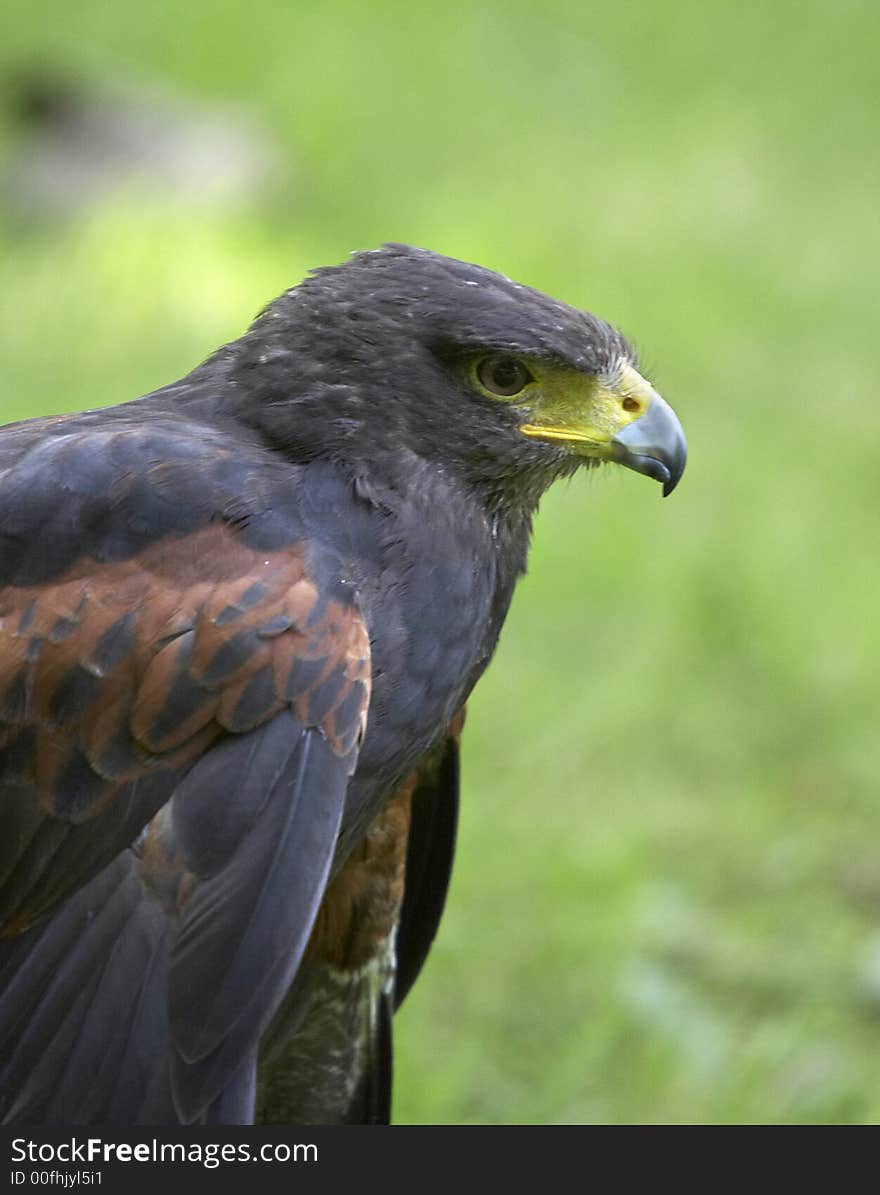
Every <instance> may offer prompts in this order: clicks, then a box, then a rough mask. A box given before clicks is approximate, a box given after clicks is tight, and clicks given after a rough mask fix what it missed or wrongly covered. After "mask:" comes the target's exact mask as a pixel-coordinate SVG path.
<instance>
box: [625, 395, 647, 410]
mask: <svg viewBox="0 0 880 1195" xmlns="http://www.w3.org/2000/svg"><path fill="white" fill-rule="evenodd" d="M623 409H624V411H640V410H641V409H642V405H641V403H640V402H639V400H638V399H637V398H633V397H632V396H631V395H629V394H628V395H627V396H626V398H625V399H624V400H623Z"/></svg>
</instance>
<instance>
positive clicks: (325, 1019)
mask: <svg viewBox="0 0 880 1195" xmlns="http://www.w3.org/2000/svg"><path fill="white" fill-rule="evenodd" d="M685 453H686V449H685V440H684V436H683V433H682V430H681V427H680V425H679V422H678V420H677V419H676V417H675V415H674V414H673V412H672V410H671V408H670V407H669V406H668V405H667V404H666V403H665V402H664V400H663V399H662V398H661V397H660V396H659V394H657V392H656V391H655V390H654V389H653V388H652V387H651V385H650V384H649V383H648V382H647V381H646V380H645V379H644V378H643V377H642V376H641V375H640V374H639V373H638V372H637V370H636V366H635V361H634V355H633V352H632V350H631V348H630V347H629V346H628V344H627V342H626V341H625V339H624V338H623V337H622V336H621V335H620V334H619V333H618V332H617V331H615V330H614V329H613V328H612V327H610V326H609V325H608V324H606V323H605V322H603V321H602V320H600V319H597V318H596V317H594V316H592V315H590V314H587V313H586V312H583V311H579V310H575V309H574V308H572V307H569V306H567V305H565V304H564V303H560V302H557V301H556V300H554V299H552V298H549V297H547V296H546V295H544V294H541V293H539V292H537V291H535V290H532V289H529V288H528V287H525V286H520V285H517V284H516V283H514V282H512V281H510V280H509V279H508V278H506V277H503V276H501V275H498V274H495V273H492V272H490V271H489V270H486V269H483V268H481V267H479V266H476V265H471V264H467V263H464V262H461V261H456V260H452V259H450V258H446V257H443V256H440V255H438V254H435V253H431V252H428V251H425V250H420V249H413V248H410V247H408V246H404V245H387V246H385V247H383V248H382V249H379V250H376V251H373V252H365V253H358V254H356V255H354V256H353V258H352V259H351V260H349V261H348V262H346V263H345V264H343V265H340V266H334V267H329V268H324V269H319V270H316V271H314V272H313V273H312V274H311V275H310V276H309V277H308V278H307V279H306V280H305V281H304V282H302V283H301V284H300V285H298V286H296V287H294V288H293V289H291V290H289V291H287V292H286V293H285V294H283V295H282V296H281V297H280V298H278V299H277V300H275V301H274V302H273V303H271V304H270V305H269V306H268V307H266V308H265V310H264V311H263V312H262V313H261V314H260V315H259V316H258V318H257V319H256V321H255V322H254V323H253V325H252V326H251V328H250V330H249V331H248V332H246V333H245V335H243V336H242V337H241V338H240V339H238V340H236V341H234V342H233V343H231V344H229V345H227V346H225V347H224V348H222V349H220V350H219V351H218V352H216V353H215V354H214V355H213V356H211V357H210V358H209V359H208V360H207V361H205V362H204V364H202V365H200V366H199V367H198V368H197V369H195V370H194V371H193V372H192V373H190V374H188V375H187V376H186V377H185V378H183V379H182V380H181V381H178V382H175V383H173V384H171V385H169V386H165V387H164V388H162V389H161V390H157V391H155V392H154V393H152V394H149V395H147V396H146V397H143V398H140V399H137V400H135V401H133V402H128V403H125V404H123V405H121V406H117V407H112V408H109V409H104V410H98V411H87V412H83V413H80V414H74V415H67V416H61V417H54V418H45V419H36V420H30V421H26V422H22V423H17V424H12V425H9V426H7V427H5V428H3V429H0V819H2V822H0V933H2V940H0V1117H2V1119H3V1120H4V1121H5V1122H6V1123H30V1124H37V1123H55V1124H249V1123H254V1122H257V1123H290V1124H294V1123H299V1124H324V1123H384V1122H387V1121H388V1119H389V1116H390V1086H391V1015H392V1012H393V1011H394V1009H395V1008H396V1007H397V1006H398V1005H399V1004H400V1002H401V1000H402V999H403V998H404V996H405V994H406V992H407V991H408V989H409V988H410V986H411V985H412V983H413V981H414V980H415V978H416V976H417V974H418V972H419V969H420V968H421V965H422V963H423V961H424V959H425V956H426V954H427V951H428V949H429V947H430V944H431V941H432V939H433V937H434V934H435V931H436V928H437V923H438V920H439V917H440V915H441V912H442V907H443V902H444V896H445V892H446V886H447V882H448V876H449V871H450V867H451V862H452V855H453V849H454V842H455V827H456V811H457V803H458V736H459V732H460V729H461V721H462V716H463V709H464V704H465V701H466V699H467V697H468V694H469V693H470V691H471V689H472V688H473V686H474V684H475V683H476V681H477V680H478V678H479V677H480V675H481V674H482V672H483V670H484V669H485V667H486V665H487V663H488V662H489V660H490V658H491V656H492V653H493V651H494V649H495V645H496V642H497V639H498V635H499V632H500V630H501V625H502V623H503V621H504V618H505V615H506V613H507V609H508V606H509V604H510V600H511V596H512V593H513V589H514V586H515V583H516V581H517V578H518V577H519V576H520V575H521V574H522V573H523V571H524V569H525V564H526V554H527V548H528V541H529V534H530V526H531V520H532V516H533V514H534V512H535V510H536V508H537V504H538V501H539V499H540V497H541V495H542V493H543V492H544V491H545V490H546V488H547V487H548V486H549V485H550V484H551V482H553V481H554V480H555V479H556V478H559V477H563V476H567V475H570V474H571V473H573V472H574V471H576V470H577V469H579V468H582V467H590V466H595V465H597V464H599V463H600V462H603V461H615V462H617V463H619V464H622V465H625V466H628V467H629V468H631V469H634V470H636V471H637V472H639V473H643V474H647V475H648V476H650V477H653V478H655V479H657V480H659V481H660V482H661V483H662V485H663V492H664V494H668V493H669V492H670V491H671V490H672V489H673V487H674V486H675V485H676V483H677V482H678V480H679V478H680V476H681V473H682V471H683V469H684V464H685Z"/></svg>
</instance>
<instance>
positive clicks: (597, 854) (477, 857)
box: [0, 0, 880, 1123]
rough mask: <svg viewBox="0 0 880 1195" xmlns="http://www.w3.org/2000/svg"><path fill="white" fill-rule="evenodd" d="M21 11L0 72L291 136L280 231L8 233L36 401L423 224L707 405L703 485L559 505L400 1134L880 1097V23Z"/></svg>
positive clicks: (194, 336) (685, 12)
mask: <svg viewBox="0 0 880 1195" xmlns="http://www.w3.org/2000/svg"><path fill="white" fill-rule="evenodd" d="M4 29H5V32H4V39H3V42H2V44H0V69H5V68H7V67H10V66H14V65H16V64H20V63H22V62H30V63H33V62H34V61H40V60H45V61H51V62H55V63H60V64H62V65H67V66H69V67H71V68H75V69H76V70H77V71H79V72H80V73H82V74H83V75H84V76H85V77H87V78H92V79H95V80H107V79H109V80H113V81H117V82H125V81H131V80H135V81H137V80H140V79H143V80H153V81H155V80H156V79H158V80H159V81H160V82H164V83H165V84H167V85H168V86H170V87H172V88H173V89H175V90H177V91H179V92H181V93H182V94H184V95H191V96H194V97H196V98H197V99H199V100H203V101H206V102H210V101H212V100H223V101H227V100H236V99H242V98H243V99H246V100H247V101H249V102H250V103H251V104H253V105H254V106H255V107H256V108H257V109H258V110H259V111H260V112H261V113H262V115H263V118H264V119H265V120H266V121H267V122H268V124H269V125H270V126H271V127H273V128H274V129H275V130H276V131H277V133H278V135H279V136H280V137H281V138H282V140H283V141H284V143H285V145H286V147H287V148H288V150H289V152H290V154H291V156H292V158H294V159H295V161H296V163H297V172H296V180H295V182H294V184H293V185H292V186H291V188H290V191H289V194H287V195H285V197H284V199H283V202H281V203H279V204H278V205H276V207H275V209H274V210H273V211H272V212H271V213H269V214H268V215H265V216H261V217H259V218H255V217H251V218H248V217H247V216H245V215H238V216H231V215H228V216H225V217H221V216H211V217H206V216H204V215H199V216H198V217H195V216H193V215H192V214H191V213H190V214H187V213H186V212H185V211H180V210H175V209H171V208H167V207H163V206H162V205H159V204H157V205H154V206H151V207H149V208H145V207H144V205H142V204H134V205H131V204H129V205H128V206H123V205H115V206H113V207H112V208H110V207H107V208H103V209H102V210H100V211H94V212H92V213H90V214H89V215H88V217H86V218H84V219H81V220H78V221H76V222H74V223H73V224H71V225H70V226H68V227H62V228H55V229H49V230H45V231H43V232H36V233H34V232H31V233H28V234H23V233H22V232H21V231H20V230H18V229H16V228H13V227H12V226H9V225H0V360H2V376H3V389H2V394H0V414H2V416H3V419H4V420H5V419H13V418H17V417H21V416H25V415H30V414H37V413H40V412H46V411H61V410H69V409H75V408H78V407H82V406H95V405H98V404H102V403H109V402H115V401H119V400H121V399H123V398H126V397H131V396H134V395H136V394H139V393H143V392H144V391H147V390H149V389H151V388H153V387H155V386H157V385H159V384H161V383H163V382H166V381H168V380H171V379H172V378H174V377H176V376H178V375H179V374H181V373H183V372H184V371H186V370H187V369H188V368H189V367H190V366H191V365H192V364H194V363H195V362H196V361H198V360H199V359H201V358H202V357H203V356H205V355H206V354H207V353H208V352H209V351H210V350H212V349H213V348H214V347H215V346H216V345H217V344H219V343H220V342H222V341H224V340H226V339H230V338H232V337H234V336H235V335H237V334H238V332H239V331H240V330H241V329H242V328H243V327H244V326H245V324H246V323H247V321H248V320H249V318H250V317H251V315H252V314H253V313H254V312H255V311H256V310H257V309H258V308H259V307H260V306H261V305H262V304H263V302H264V301H265V300H267V299H268V298H270V297H271V296H273V295H274V294H276V293H277V292H279V291H280V290H281V289H283V288H284V287H286V286H287V285H290V284H291V283H292V282H294V281H296V280H297V279H298V278H299V277H300V276H301V275H302V274H303V272H304V271H305V270H306V269H307V268H308V267H310V266H312V265H317V264H322V263H324V262H329V261H336V260H340V259H341V258H342V257H344V256H345V254H346V253H347V252H349V251H350V250H352V249H355V248H360V247H368V246H372V245H375V244H377V243H380V242H382V241H383V240H388V239H394V240H406V241H410V242H413V243H416V244H419V245H424V246H428V247H431V248H434V249H437V250H440V251H443V252H446V253H450V254H453V255H456V256H460V257H465V258H470V259H473V260H477V261H480V262H481V263H483V264H486V265H489V266H492V267H495V268H499V269H501V270H503V271H504V272H506V273H508V274H510V275H512V276H514V277H516V278H517V279H518V280H520V281H523V282H527V283H530V284H532V285H535V286H538V287H540V288H542V289H544V290H548V291H550V292H552V293H554V294H556V295H558V296H559V297H561V298H564V299H566V300H568V301H569V302H572V303H575V304H577V305H580V306H585V307H588V308H590V309H592V310H594V311H596V312H598V313H599V314H601V315H603V316H605V317H606V318H609V319H611V320H613V321H615V322H617V323H619V324H620V325H621V326H622V327H623V328H624V329H625V330H626V331H627V332H629V333H630V335H631V336H632V337H633V338H634V339H635V340H636V342H637V343H638V344H639V345H640V346H641V348H642V350H643V358H644V360H645V361H646V362H647V365H648V367H649V372H650V373H651V376H652V377H653V379H654V380H655V381H656V383H657V384H658V386H659V387H660V388H661V389H662V391H663V393H664V394H665V396H666V397H667V398H668V399H669V400H670V401H671V402H672V404H673V405H674V406H675V407H676V409H677V411H678V413H679V414H680V416H681V419H682V422H683V423H684V425H685V428H686V430H687V433H688V437H689V441H690V451H691V457H690V463H689V466H688V471H687V474H686V476H685V478H684V481H683V483H682V485H681V486H680V488H679V490H678V491H677V492H676V493H675V495H674V497H672V498H671V499H670V500H669V501H666V502H664V501H661V500H660V494H659V487H657V486H656V485H653V484H651V483H649V482H648V481H647V480H645V479H643V478H639V477H637V476H635V475H633V474H630V473H623V472H622V471H617V472H615V471H613V470H610V469H609V470H604V471H602V472H601V473H599V474H598V475H592V476H590V477H582V478H577V479H575V480H574V481H573V482H571V483H569V484H568V485H567V486H564V487H559V488H557V490H556V491H555V492H553V493H551V494H550V495H549V496H548V498H547V499H546V500H545V502H544V505H543V508H542V511H541V515H540V517H539V520H538V524H537V527H536V534H535V545H534V549H533V552H532V556H531V567H530V572H529V575H528V577H527V579H526V580H525V581H524V582H523V583H522V584H521V586H520V588H519V591H518V594H517V597H516V599H515V603H514V607H513V610H512V613H511V616H510V618H509V620H508V623H507V626H506V629H505V632H504V635H503V637H502V642H501V647H500V650H499V652H498V656H497V658H496V660H495V662H494V663H493V664H492V667H491V669H490V671H489V672H488V674H487V675H486V677H485V679H484V680H483V682H482V683H481V685H480V687H479V689H478V691H477V694H476V696H475V699H474V700H473V703H472V706H471V711H470V718H469V724H468V730H467V736H466V746H465V757H464V764H465V772H464V777H465V779H464V802H463V819H462V828H461V846H460V855H459V859H458V864H457V868H456V873H455V879H454V882H453V885H452V892H451V897H450V903H449V907H448V912H447V915H446V917H445V920H444V923H443V927H442V929H441V932H440V935H439V938H438V941H437V944H436V948H435V950H434V952H433V954H432V957H431V960H430V962H429V964H428V966H427V969H426V971H425V973H424V975H423V978H422V980H421V981H420V983H419V985H418V987H417V988H416V990H415V992H414V994H413V995H412V997H411V999H410V1001H409V1003H408V1005H407V1006H406V1007H405V1009H404V1011H403V1012H402V1013H401V1015H400V1017H399V1019H398V1036H397V1057H398V1066H397V1089H396V1099H395V1114H396V1119H397V1120H398V1121H399V1122H413V1123H458V1122H471V1123H487V1122H488V1123H508V1122H513V1123H547V1122H550V1123H572V1122H575V1123H580V1122H593V1121H601V1122H605V1121H609V1122H633V1121H635V1122H658V1121H661V1122H667V1121H675V1122H710V1121H711V1122H716V1121H722V1122H742V1121H774V1122H805V1121H819V1122H862V1121H876V1120H877V1119H880V1082H878V1075H877V1065H876V1061H875V1059H876V1054H877V1050H878V1046H880V835H878V829H880V825H878V803H877V777H878V775H880V746H878V737H877V730H876V725H877V720H878V697H880V684H878V678H877V660H878V658H880V651H878V649H880V619H878V588H880V552H878V510H880V473H878V468H877V458H878V447H880V421H878V405H877V378H878V355H880V354H878V348H877V302H876V295H877V277H878V264H880V262H878V258H880V254H878V248H880V224H878V215H877V213H878V184H880V159H878V153H877V125H878V92H880V88H878V84H880V77H878V76H880V67H878V58H877V45H878V44H880V7H878V6H877V5H876V4H875V3H872V2H870V0H865V2H863V3H861V2H857V0H837V2H836V3H835V4H830V3H828V2H827V0H826V2H825V3H822V2H817V0H797V2H794V0H775V2H774V3H772V4H771V3H760V4H758V3H752V2H750V0H746V2H745V3H738V4H718V5H707V4H704V3H698V2H696V0H681V2H679V3H672V2H670V0H659V2H653V0H652V2H650V3H649V2H647V0H639V2H637V3H625V2H624V3H619V4H608V3H603V4H599V3H595V2H591V3H577V2H575V0H571V2H560V0H550V2H546V0H543V2H541V3H537V2H534V3H526V2H524V0H505V2H503V3H502V2H500V0H499V2H487V0H477V2H465V0H446V2H445V3H443V4H442V5H441V4H434V5H419V4H413V3H412V0H410V2H408V3H402V2H400V3H398V2H396V0H377V2H375V3H371V4H364V3H360V2H356V0H349V2H345V0H327V2H324V3H317V2H316V0H306V2H296V3H282V2H281V0H267V2H266V3H264V4H262V5H259V6H253V5H245V4H241V3H240V2H238V3H232V2H231V0H212V2H211V3H210V4H209V3H207V2H204V0H191V2H190V3H188V4H186V5H183V4H179V3H176V2H175V3H170V2H169V0H153V2H151V3H150V4H148V5H147V4H142V3H139V2H138V3H136V2H135V0H114V2H113V3H112V4H110V3H107V0H44V3H42V4H40V5H39V6H34V5H33V4H32V3H31V0H7V5H6V17H5V19H4ZM10 137H11V130H10V128H9V127H8V125H7V127H5V128H2V129H0V144H2V143H3V141H4V140H5V141H6V142H7V143H8V141H9V139H10ZM452 431H453V434H454V429H452ZM0 517H2V513H0Z"/></svg>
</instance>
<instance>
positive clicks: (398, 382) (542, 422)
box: [238, 245, 687, 497]
mask: <svg viewBox="0 0 880 1195" xmlns="http://www.w3.org/2000/svg"><path fill="white" fill-rule="evenodd" d="M239 345H240V346H241V348H240V350H239V357H238V364H239V367H240V373H241V375H242V377H243V378H245V379H250V380H249V387H250V389H249V393H250V394H251V395H254V396H255V397H256V398H257V400H258V401H257V404H256V405H257V406H258V407H260V409H261V410H262V411H263V413H264V423H265V413H266V411H268V410H271V411H272V416H271V418H272V419H274V421H275V432H276V435H277V436H278V437H279V438H280V439H281V441H282V442H283V443H284V444H285V446H286V447H287V449H288V450H294V451H295V450H296V449H297V448H298V449H299V450H300V451H301V452H305V453H306V454H311V453H312V452H313V447H312V446H311V445H310V442H309V435H310V428H312V429H314V430H315V434H316V436H317V435H318V433H320V444H321V446H323V447H325V448H326V447H328V446H329V447H330V451H332V453H333V454H334V455H335V456H337V457H341V458H345V457H349V458H357V457H358V455H359V454H363V456H364V458H365V459H366V458H368V459H369V460H371V461H373V462H375V461H376V460H377V458H378V457H381V454H382V452H383V450H384V451H385V452H386V454H391V453H393V454H394V455H395V458H396V459H397V460H400V459H401V456H402V454H405V453H406V452H407V450H408V451H409V452H410V453H414V454H415V455H417V456H418V457H419V458H420V459H422V460H424V459H426V458H427V459H435V460H437V461H438V462H442V464H443V467H445V468H454V467H456V466H458V467H459V468H460V470H461V472H462V473H463V474H464V476H465V477H466V479H467V480H469V481H471V482H472V483H474V484H489V485H491V486H492V487H493V488H494V489H495V490H496V491H497V490H498V489H499V487H500V488H505V487H507V489H509V490H513V489H516V488H517V486H519V489H520V492H523V493H528V494H529V495H530V496H532V497H534V496H535V495H539V494H540V492H543V490H544V489H545V488H546V486H547V485H548V484H549V483H550V482H551V481H553V480H554V479H555V478H556V477H559V476H562V475H567V474H569V473H572V472H573V471H575V470H576V469H578V468H580V467H583V466H587V467H590V466H595V465H599V464H601V463H603V462H614V463H617V464H620V465H624V466H626V467H627V468H630V469H634V470H635V471H636V472H638V473H642V474H646V475H647V476H649V477H652V478H654V479H656V480H657V481H659V482H661V484H662V486H663V493H664V494H669V493H671V492H672V490H673V489H674V488H675V486H676V485H677V483H678V481H679V479H680V478H681V475H682V472H683V470H684V466H685V459H686V454H687V448H686V443H685V437H684V433H683V431H682V428H681V425H680V423H679V421H678V419H677V418H676V416H675V414H674V412H673V411H672V408H671V407H670V406H669V405H668V404H667V403H666V402H665V401H664V400H663V398H661V396H660V395H659V394H658V393H657V391H656V390H655V389H654V388H653V386H651V384H650V383H649V382H648V381H647V380H646V379H645V378H644V377H643V376H642V375H641V374H640V373H639V372H638V369H637V367H636V360H635V355H634V352H633V350H632V348H631V347H630V346H629V344H628V343H627V341H626V340H625V339H624V337H623V336H622V335H621V334H620V333H619V332H617V331H616V330H615V329H614V328H612V327H611V325H609V324H607V323H605V321H604V320H601V319H598V318H597V317H596V316H594V315H590V314H589V313H588V312H585V311H580V310H578V309H576V308H574V307H570V306H568V305H567V304H565V303H561V302H559V301H557V300H556V299H553V298H550V297H549V296H547V295H545V294H542V293H541V292H539V291H536V290H532V289H531V288H529V287H526V286H521V285H519V284H518V283H515V282H512V281H511V280H510V279H509V278H506V277H504V276H503V275H500V274H497V273H493V272H492V271H490V270H487V269H484V268H482V267H480V266H476V265H471V264H469V263H466V262H462V261H456V260H454V259H451V258H447V257H443V256H441V255H439V254H436V253H432V252H429V251H427V250H423V249H413V248H410V247H409V246H406V245H386V246H384V247H383V248H382V249H378V250H374V251H369V252H363V253H357V254H355V255H354V256H353V257H352V258H351V259H350V260H349V261H348V262H346V263H345V264H343V265H340V266H331V267H325V268H322V269H319V270H316V271H314V272H313V274H311V275H310V276H309V277H308V278H307V279H306V280H305V281H304V282H303V283H301V284H300V285H299V286H296V287H294V288H292V289H291V290H289V291H288V292H286V294H284V295H282V296H281V298H280V299H278V300H276V301H275V303H273V304H270V306H269V307H267V308H266V310H265V311H264V312H263V313H262V314H261V316H260V317H259V318H258V320H257V321H256V323H255V324H254V325H253V327H252V329H251V332H250V334H249V335H248V336H247V337H245V338H243V340H242V341H241V342H239ZM255 392H256V393H255ZM261 400H262V401H261Z"/></svg>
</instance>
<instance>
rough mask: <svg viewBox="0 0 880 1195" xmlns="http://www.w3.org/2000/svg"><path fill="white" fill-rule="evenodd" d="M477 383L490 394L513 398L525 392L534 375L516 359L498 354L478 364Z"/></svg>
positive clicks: (485, 358)
mask: <svg viewBox="0 0 880 1195" xmlns="http://www.w3.org/2000/svg"><path fill="white" fill-rule="evenodd" d="M477 381H478V382H479V383H480V385H481V386H482V387H483V388H484V389H485V390H488V391H489V393H490V394H497V395H498V396H499V397H500V398H512V397H513V396H514V395H515V394H519V392H520V391H521V390H525V388H526V386H528V384H529V382H531V381H532V375H531V374H530V373H529V371H528V370H527V369H526V367H525V366H524V365H523V363H522V362H521V361H517V359H516V357H508V356H505V355H503V354H498V353H496V354H494V355H493V356H491V357H484V358H483V359H482V361H480V362H478V364H477Z"/></svg>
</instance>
